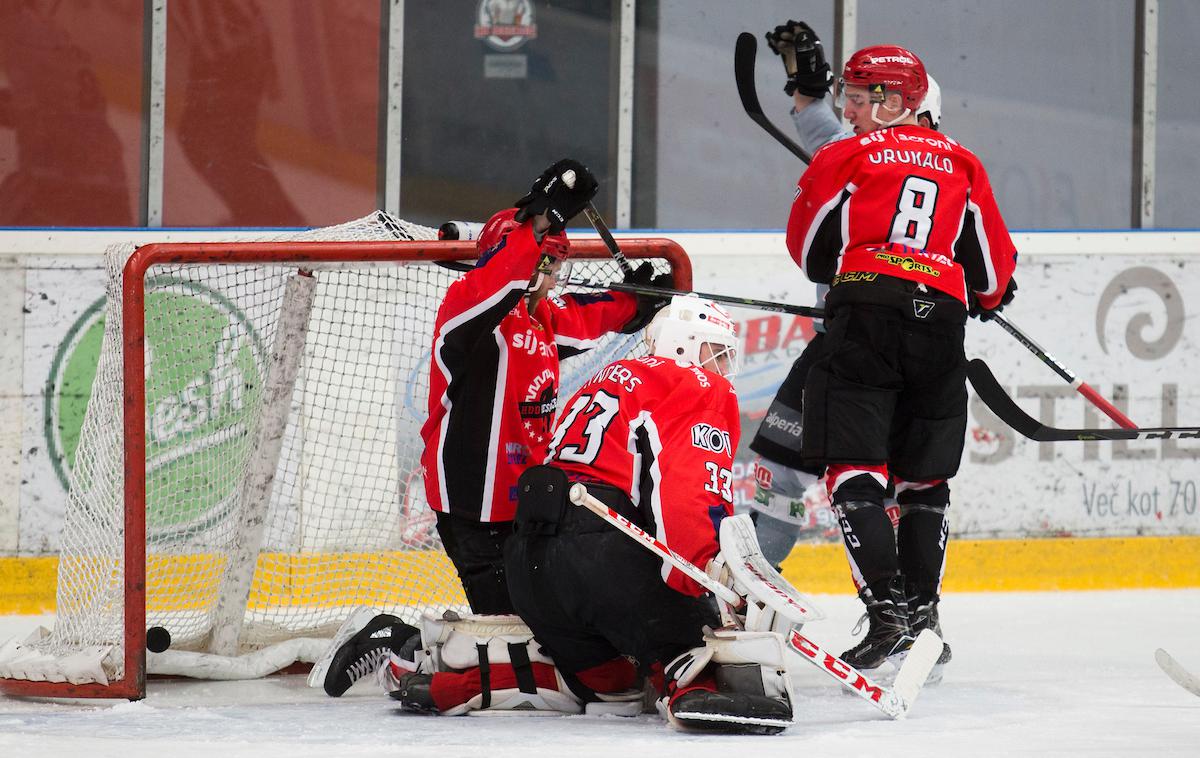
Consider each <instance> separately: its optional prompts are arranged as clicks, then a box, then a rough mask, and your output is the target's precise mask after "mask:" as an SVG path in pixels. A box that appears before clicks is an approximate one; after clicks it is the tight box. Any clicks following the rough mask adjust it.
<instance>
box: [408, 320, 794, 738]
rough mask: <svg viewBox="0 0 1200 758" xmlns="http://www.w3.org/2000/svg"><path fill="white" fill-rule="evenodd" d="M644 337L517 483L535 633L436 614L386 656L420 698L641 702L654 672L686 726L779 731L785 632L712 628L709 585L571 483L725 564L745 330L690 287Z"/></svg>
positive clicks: (787, 709) (680, 549) (522, 562)
mask: <svg viewBox="0 0 1200 758" xmlns="http://www.w3.org/2000/svg"><path fill="white" fill-rule="evenodd" d="M647 342H648V343H649V345H650V353H651V354H650V355H648V356H645V357H642V358H635V359H627V360H622V361H617V362H616V363H613V364H610V365H609V366H607V367H605V368H604V369H602V370H601V371H599V372H598V373H597V374H596V375H595V376H593V377H592V379H591V380H590V381H589V382H588V383H587V384H585V385H584V386H583V387H582V388H581V389H580V390H579V391H578V392H577V393H576V394H575V396H574V397H572V398H571V400H570V402H568V403H567V404H566V405H565V406H564V411H563V415H562V419H561V421H560V423H559V424H558V426H557V428H556V430H555V433H554V437H553V439H552V440H551V443H550V449H549V455H548V456H547V459H546V460H547V465H544V466H536V467H533V468H531V469H530V470H528V471H526V472H525V473H524V475H522V477H521V479H520V481H519V483H518V491H519V500H518V506H517V516H516V533H515V534H514V535H513V537H512V538H511V539H510V540H509V541H508V544H507V545H506V547H505V564H506V569H507V573H508V584H509V590H510V594H511V597H512V600H513V603H514V605H515V606H516V609H517V612H518V613H519V614H520V617H521V618H522V619H524V621H525V622H526V623H527V624H528V628H529V630H530V631H531V632H532V636H533V638H534V639H533V640H529V639H528V638H524V641H522V638H520V637H519V636H517V635H512V636H510V635H506V634H505V633H504V630H497V629H480V628H478V627H474V628H473V629H472V630H470V632H469V633H465V634H464V635H463V636H462V637H461V638H459V639H461V642H458V639H456V637H455V635H456V634H457V633H458V629H455V630H454V631H453V632H451V633H449V634H443V633H442V632H443V631H444V629H443V630H435V629H432V628H427V629H426V632H427V635H426V636H425V638H424V640H423V646H424V650H423V651H422V652H420V653H418V654H417V656H415V658H416V660H417V663H418V664H419V666H420V667H419V668H418V670H416V671H405V670H404V669H406V668H412V667H413V664H412V663H409V662H408V661H406V660H404V659H403V658H402V657H401V656H393V659H392V664H391V666H390V667H389V668H390V673H391V675H392V676H394V677H395V679H396V680H397V681H396V689H395V690H394V691H393V692H392V697H393V698H396V699H398V700H400V702H401V703H403V704H404V706H405V708H407V709H410V710H415V711H428V712H437V713H442V714H458V713H465V712H468V711H471V710H476V709H485V708H490V709H493V710H494V709H496V708H498V707H504V708H508V709H521V708H526V709H532V708H536V709H539V710H546V709H549V710H559V711H564V712H567V713H578V712H580V711H582V710H585V709H586V710H588V711H595V710H596V709H597V707H605V706H604V704H605V703H608V704H610V705H608V706H607V707H608V708H610V709H611V708H612V705H611V704H612V703H619V702H625V703H626V704H627V710H628V712H630V713H636V712H638V711H639V710H640V707H641V702H642V693H643V689H644V682H645V680H646V678H647V677H649V679H650V680H651V681H652V682H653V683H654V684H655V686H656V687H657V694H658V695H660V696H661V699H660V700H659V707H660V709H661V710H663V711H664V712H665V714H666V715H667V717H668V718H669V719H670V720H671V721H672V723H675V724H677V725H686V726H689V727H695V728H701V729H712V730H720V731H739V732H774V731H779V730H781V729H783V728H784V727H785V726H787V725H788V724H790V723H791V721H792V700H793V698H792V697H791V692H790V684H789V680H788V677H787V675H786V672H785V670H784V647H783V637H782V635H780V634H775V633H772V632H743V631H732V630H729V631H726V630H722V631H720V632H717V633H711V630H712V629H715V628H718V627H721V626H722V618H721V614H720V613H719V612H718V610H717V607H716V605H715V604H714V602H713V598H712V597H711V596H709V595H707V594H706V592H705V590H704V588H703V587H702V586H701V585H700V584H698V583H697V582H696V581H695V580H694V579H692V578H690V577H688V576H686V575H685V574H683V573H682V572H681V571H680V570H678V569H677V568H675V567H673V566H672V565H670V564H664V562H663V561H662V560H660V559H658V558H656V557H655V556H654V555H651V554H649V553H647V552H646V551H645V550H643V549H642V547H640V546H639V545H637V544H635V543H634V541H633V540H631V539H630V538H629V536H628V535H626V534H623V533H621V532H620V531H618V530H617V529H616V528H614V527H613V526H611V525H610V524H608V523H605V521H603V520H601V519H600V518H599V517H597V516H596V515H595V514H593V513H592V512H591V511H589V510H587V509H585V508H580V507H576V506H575V505H573V504H572V503H571V501H570V500H569V498H568V491H569V490H570V489H571V486H572V484H574V483H577V482H579V483H583V484H584V485H586V488H587V491H588V492H590V493H591V494H592V495H593V496H594V497H595V498H597V499H598V500H599V501H601V502H603V503H604V504H605V505H607V506H608V507H609V508H612V509H613V510H615V511H616V512H617V513H619V514H620V515H621V516H622V517H624V518H625V519H628V520H629V521H630V522H632V523H634V524H636V525H638V526H640V527H641V528H642V529H644V530H646V531H647V532H649V533H651V534H654V535H656V536H657V538H658V539H659V540H660V541H661V542H664V543H666V544H667V545H669V546H670V548H671V549H672V550H674V551H676V553H678V554H679V555H681V556H683V557H684V558H686V559H687V560H688V561H690V562H692V563H693V564H696V565H699V566H706V565H710V564H712V565H713V570H714V572H717V571H719V569H718V567H719V566H720V561H715V562H714V559H715V558H717V557H718V548H719V543H718V527H719V525H720V523H721V520H722V519H724V518H726V517H727V516H731V515H732V513H733V502H732V491H731V485H732V478H733V477H732V473H731V469H732V466H733V453H734V450H735V449H736V448H737V443H738V434H739V427H738V406H737V397H736V396H735V394H734V391H733V386H732V385H731V384H730V383H729V377H730V376H731V375H732V374H733V373H734V370H735V366H736V355H737V336H736V334H735V332H734V328H733V324H732V321H731V320H730V318H729V315H728V314H727V313H725V312H724V311H723V310H721V309H720V308H718V307H717V306H716V305H714V304H713V303H711V302H708V301H704V300H701V299H699V298H696V297H688V296H679V297H675V298H674V299H673V300H672V301H671V304H670V305H669V306H668V307H667V308H666V309H664V310H663V311H661V312H660V313H659V314H658V315H657V316H656V317H655V319H654V321H653V322H651V325H650V327H649V329H648V330H647ZM447 624H448V625H450V626H454V625H456V624H458V625H460V626H461V622H456V621H450V622H447ZM431 626H432V625H431ZM461 628H463V630H464V632H467V630H466V629H465V627H461ZM435 632H436V633H437V634H438V637H437V638H436V639H431V638H430V636H431V634H429V633H435ZM480 632H482V633H480ZM472 634H473V635H474V636H471V635H472ZM489 635H490V636H489ZM456 642H458V645H457V646H455V643H456ZM546 656H549V658H547V657H546ZM451 658H454V659H455V661H457V662H458V663H464V662H465V663H469V664H473V665H472V666H471V667H470V668H467V669H466V670H458V671H445V670H440V669H438V670H435V671H436V673H429V670H428V669H426V668H425V667H424V665H423V664H422V663H421V661H422V660H430V659H440V663H441V664H443V665H445V664H449V665H451V666H453V667H455V668H459V666H458V665H456V663H455V662H452V661H451ZM551 660H553V664H551V663H550V661H551Z"/></svg>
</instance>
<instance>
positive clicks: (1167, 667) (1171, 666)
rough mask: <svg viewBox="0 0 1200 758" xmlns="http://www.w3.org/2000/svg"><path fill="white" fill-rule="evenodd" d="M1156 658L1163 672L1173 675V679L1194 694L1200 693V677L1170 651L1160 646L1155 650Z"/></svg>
mask: <svg viewBox="0 0 1200 758" xmlns="http://www.w3.org/2000/svg"><path fill="white" fill-rule="evenodd" d="M1154 660H1155V662H1156V663H1158V667H1159V668H1160V669H1162V670H1163V673H1164V674H1166V675H1167V676H1169V677H1171V681H1173V682H1175V683H1176V684H1178V685H1179V686H1180V687H1182V688H1184V689H1185V690H1187V691H1188V692H1190V693H1192V694H1193V695H1200V677H1197V676H1196V675H1195V674H1193V673H1192V672H1190V671H1188V670H1187V669H1185V668H1184V667H1183V666H1180V665H1179V661H1177V660H1175V659H1174V658H1172V657H1171V654H1170V653H1168V652H1167V651H1166V650H1163V649H1162V648H1161V647H1160V648H1159V649H1157V650H1155V651H1154Z"/></svg>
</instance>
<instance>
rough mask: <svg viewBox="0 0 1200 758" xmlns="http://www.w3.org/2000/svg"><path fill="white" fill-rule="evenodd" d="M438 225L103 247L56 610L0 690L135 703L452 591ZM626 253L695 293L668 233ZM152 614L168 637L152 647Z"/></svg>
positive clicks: (600, 359) (606, 346)
mask: <svg viewBox="0 0 1200 758" xmlns="http://www.w3.org/2000/svg"><path fill="white" fill-rule="evenodd" d="M436 237H437V234H436V231H435V230H434V229H431V228H429V227H423V226H419V225H416V224H411V223H408V222H404V221H400V220H398V219H396V218H394V217H392V216H390V215H388V214H386V213H383V212H376V213H374V214H372V215H371V216H368V217H366V218H363V219H360V220H358V221H354V222H350V223H347V224H343V225H340V226H335V227H326V228H322V229H314V230H312V231H309V232H304V233H299V234H295V235H291V236H289V237H284V238H277V239H274V240H272V241H253V242H240V243H229V242H213V243H187V244H155V245H147V246H143V247H141V248H137V249H136V250H134V248H133V246H132V245H125V246H114V247H113V248H110V249H109V250H108V252H107V255H106V257H107V266H108V276H109V284H108V290H107V293H108V306H107V311H106V322H105V329H104V342H103V348H102V352H101V355H100V359H99V365H98V367H97V374H96V380H95V384H94V386H93V391H92V396H91V400H90V402H89V404H88V409H87V415H86V418H85V421H84V425H83V429H82V432H81V437H80V442H79V446H78V448H77V452H76V456H75V463H74V468H73V472H72V477H71V488H70V493H69V495H68V503H67V509H66V515H65V519H64V528H63V534H62V542H61V552H60V556H59V568H58V586H57V611H56V612H57V618H56V622H55V625H54V628H53V630H50V631H46V630H39V633H38V634H36V635H34V636H32V637H30V638H28V639H23V640H10V641H8V642H7V643H4V644H3V645H0V689H2V690H3V691H5V692H8V693H12V694H26V695H44V696H72V697H87V696H96V697H124V698H139V697H142V696H143V695H144V693H145V679H146V675H147V674H148V673H149V674H175V675H185V676H196V677H200V678H247V677H253V676H261V675H265V674H268V673H271V672H273V671H276V670H278V669H280V668H283V667H285V666H287V665H289V664H291V663H293V662H296V661H308V662H311V661H312V660H314V659H315V658H316V657H317V656H319V655H320V654H321V652H323V650H324V648H325V646H326V645H327V644H328V640H329V638H330V637H331V636H332V634H333V632H334V631H335V630H336V629H337V627H338V626H339V625H340V623H341V622H342V621H343V620H344V619H345V618H346V617H347V616H348V615H349V614H350V613H351V612H352V611H353V610H354V609H355V608H358V607H361V606H370V607H373V608H376V609H378V610H380V611H386V612H390V613H393V614H396V615H398V616H400V617H401V618H404V619H406V620H408V621H415V620H416V618H417V617H418V616H419V615H420V613H421V612H422V611H423V610H425V609H441V608H447V607H457V606H463V605H464V604H465V601H464V598H463V595H462V588H461V586H460V584H459V583H458V579H457V576H456V575H455V572H454V569H453V567H452V565H451V564H450V562H449V560H448V559H447V558H446V555H445V553H444V552H443V551H442V549H441V545H440V542H439V540H438V536H437V532H436V530H435V527H434V524H435V521H434V518H433V514H432V512H431V511H430V510H429V508H428V507H427V505H426V503H425V497H424V490H423V486H422V483H421V476H420V465H419V456H420V453H421V444H420V437H419V430H420V427H421V424H422V422H423V421H424V419H425V417H426V403H427V398H428V372H429V358H430V353H429V342H430V336H431V335H432V332H433V319H434V316H435V314H436V311H437V307H438V304H439V303H440V301H441V298H442V295H443V293H444V292H445V290H446V287H447V286H448V285H449V284H450V283H451V282H453V281H454V280H455V279H456V278H457V277H458V276H459V275H460V271H461V270H462V269H463V265H462V263H461V262H465V261H471V260H472V259H473V258H474V257H475V256H474V253H475V250H474V244H473V243H471V242H439V241H437V239H436ZM622 249H623V251H624V252H625V254H626V256H628V257H629V258H631V259H649V260H650V261H652V262H653V264H654V267H655V269H656V270H659V271H666V270H672V271H673V272H674V274H675V277H676V283H677V286H679V287H680V288H683V289H688V288H690V286H691V268H690V264H689V263H688V260H687V257H686V255H685V254H684V252H683V250H682V249H681V248H679V246H678V245H676V244H675V243H673V242H670V241H668V240H662V239H659V240H649V239H626V240H622ZM572 250H573V260H574V261H575V269H574V270H575V271H576V272H577V273H578V272H582V278H584V279H590V280H600V281H614V280H617V281H619V280H620V271H619V269H618V268H617V266H616V264H615V263H614V262H613V261H612V259H611V258H610V257H609V255H608V253H607V252H606V250H605V248H604V247H603V244H602V243H601V242H600V241H599V240H595V241H593V240H578V241H574V242H573V244H572ZM455 261H458V262H460V263H459V264H458V267H457V270H455V269H454V268H451V267H452V266H453V265H454V263H453V262H455ZM640 351H644V348H643V346H642V342H641V335H621V334H616V335H612V336H610V337H609V338H608V339H607V341H605V342H604V343H603V344H602V345H601V346H600V347H598V348H596V349H594V350H591V351H589V352H588V353H585V354H583V355H580V356H577V357H575V358H571V359H568V360H565V361H564V362H563V379H562V388H561V395H562V397H564V398H565V397H567V396H569V395H570V394H571V393H572V392H574V390H575V389H576V388H577V387H578V386H579V385H581V384H582V383H583V381H584V380H586V378H587V377H589V376H590V375H591V374H592V373H594V372H595V371H596V370H597V369H598V368H599V367H601V366H603V365H605V364H606V363H608V362H610V361H612V360H616V359H618V358H622V357H627V356H629V355H636V354H638V353H639V352H640ZM155 627H161V628H162V629H164V630H166V632H167V633H169V635H170V647H169V649H167V650H165V651H163V652H150V653H147V649H146V644H147V630H148V629H154V628H155ZM155 636H158V637H159V639H157V640H155V639H152V643H154V642H159V643H161V642H162V641H163V639H162V637H161V632H159V631H158V630H157V629H156V630H155V632H154V634H153V635H152V638H153V637H155ZM155 646H156V647H157V646H159V645H155Z"/></svg>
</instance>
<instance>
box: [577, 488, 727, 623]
mask: <svg viewBox="0 0 1200 758" xmlns="http://www.w3.org/2000/svg"><path fill="white" fill-rule="evenodd" d="M569 495H570V498H571V502H572V503H574V504H575V505H579V506H583V507H584V508H587V509H588V510H589V511H591V512H592V513H594V514H596V515H597V516H599V517H600V518H602V519H604V520H605V521H607V522H608V523H610V524H612V525H613V526H615V527H616V528H617V529H620V530H621V531H622V532H625V534H627V535H629V536H630V537H632V538H633V539H634V540H636V541H637V542H638V544H640V545H641V546H642V547H644V548H646V549H647V550H649V551H650V552H652V553H654V554H655V555H657V556H658V557H660V558H662V559H663V560H665V561H667V562H668V563H670V564H671V565H672V566H674V567H675V568H677V569H679V570H680V571H682V572H683V573H684V574H687V576H688V578H689V579H691V580H692V581H694V582H695V583H696V584H699V585H700V586H701V587H703V588H704V589H706V590H708V591H709V592H711V593H712V594H714V595H716V596H717V597H719V598H721V599H722V600H724V601H725V602H726V603H729V604H730V605H732V606H735V607H736V606H739V605H741V604H742V596H741V595H739V594H737V593H736V592H734V591H733V590H731V589H729V588H728V587H726V586H725V585H723V584H721V583H720V582H718V581H717V580H716V579H713V578H712V577H711V576H709V575H708V574H706V573H705V572H704V571H703V570H701V569H700V568H699V567H697V566H696V564H694V563H692V562H691V561H689V560H688V559H687V558H684V557H683V556H682V555H680V554H679V553H676V552H675V551H674V550H672V549H671V548H669V547H667V546H666V545H664V544H663V543H662V542H660V541H659V540H658V539H657V538H656V537H655V536H654V535H653V534H650V533H649V532H647V531H646V530H645V529H642V528H641V527H640V526H638V525H637V524H635V523H633V522H632V521H630V520H629V519H627V518H625V517H624V516H622V515H621V514H619V513H617V512H616V511H615V510H613V509H612V508H609V507H608V506H607V505H605V504H604V503H602V502H600V501H599V500H597V499H596V498H594V497H592V496H591V495H590V494H589V493H588V491H587V487H585V486H583V485H582V484H578V483H576V484H573V485H571V491H570V493H569Z"/></svg>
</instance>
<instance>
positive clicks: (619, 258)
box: [583, 202, 633, 276]
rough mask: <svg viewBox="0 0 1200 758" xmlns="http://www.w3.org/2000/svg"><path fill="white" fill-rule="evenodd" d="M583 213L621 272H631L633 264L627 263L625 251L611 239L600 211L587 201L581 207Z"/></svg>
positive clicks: (628, 273)
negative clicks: (584, 206) (583, 206)
mask: <svg viewBox="0 0 1200 758" xmlns="http://www.w3.org/2000/svg"><path fill="white" fill-rule="evenodd" d="M583 215H585V216H587V220H588V221H589V222H591V224H592V228H593V229H595V230H596V234H599V235H600V239H602V240H604V246H605V247H607V248H608V252H609V253H610V254H611V255H612V257H613V260H615V261H616V262H617V265H618V266H620V267H621V273H622V274H624V275H625V276H629V275H630V274H632V273H633V266H631V265H629V260H628V259H627V258H626V257H625V253H622V252H621V248H620V247H618V246H617V241H616V240H615V239H613V236H612V232H610V231H609V230H608V224H606V223H604V217H603V216H601V215H600V211H598V210H596V206H595V205H594V204H593V203H591V202H588V204H587V207H586V208H584V209H583Z"/></svg>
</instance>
